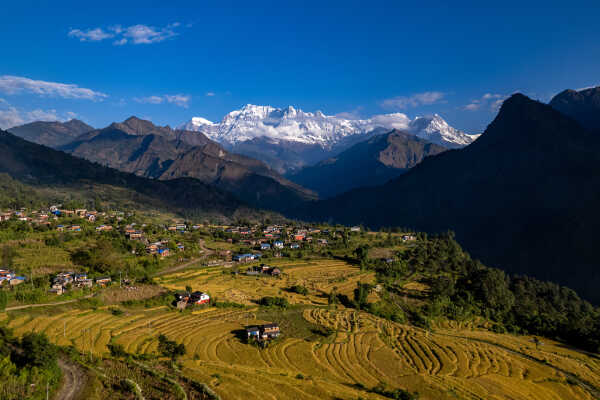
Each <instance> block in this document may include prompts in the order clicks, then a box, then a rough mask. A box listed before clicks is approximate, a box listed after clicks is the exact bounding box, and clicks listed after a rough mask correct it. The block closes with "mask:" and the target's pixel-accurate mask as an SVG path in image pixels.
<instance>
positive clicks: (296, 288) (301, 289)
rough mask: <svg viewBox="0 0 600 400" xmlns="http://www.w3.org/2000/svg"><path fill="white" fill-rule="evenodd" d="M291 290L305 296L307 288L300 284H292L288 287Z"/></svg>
mask: <svg viewBox="0 0 600 400" xmlns="http://www.w3.org/2000/svg"><path fill="white" fill-rule="evenodd" d="M290 291H291V292H294V293H298V294H301V295H303V296H306V295H307V294H308V289H307V288H306V287H304V286H302V285H294V286H292V287H291V288H290Z"/></svg>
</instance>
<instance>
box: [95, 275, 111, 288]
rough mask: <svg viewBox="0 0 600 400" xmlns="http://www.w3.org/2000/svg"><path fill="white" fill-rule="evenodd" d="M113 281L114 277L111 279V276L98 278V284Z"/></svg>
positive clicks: (104, 284) (106, 284) (103, 284)
mask: <svg viewBox="0 0 600 400" xmlns="http://www.w3.org/2000/svg"><path fill="white" fill-rule="evenodd" d="M111 282H112V279H110V276H106V277H102V278H96V285H98V286H108V285H109V284H110V283H111Z"/></svg>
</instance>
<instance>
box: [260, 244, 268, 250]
mask: <svg viewBox="0 0 600 400" xmlns="http://www.w3.org/2000/svg"><path fill="white" fill-rule="evenodd" d="M270 248H271V245H270V244H269V243H261V244H260V249H261V250H269V249H270Z"/></svg>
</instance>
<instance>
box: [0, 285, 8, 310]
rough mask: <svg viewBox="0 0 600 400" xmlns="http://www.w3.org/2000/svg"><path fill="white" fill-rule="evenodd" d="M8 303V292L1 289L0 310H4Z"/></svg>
mask: <svg viewBox="0 0 600 400" xmlns="http://www.w3.org/2000/svg"><path fill="white" fill-rule="evenodd" d="M6 304H8V294H7V293H6V292H5V291H4V290H2V289H0V311H4V309H5V308H6Z"/></svg>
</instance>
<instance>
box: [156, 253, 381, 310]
mask: <svg viewBox="0 0 600 400" xmlns="http://www.w3.org/2000/svg"><path fill="white" fill-rule="evenodd" d="M250 265H255V264H248V265H242V266H240V274H238V275H233V274H231V273H230V270H229V269H227V268H225V269H224V268H203V269H202V270H192V271H184V272H180V273H175V274H170V275H165V276H162V277H160V278H158V279H157V281H158V283H159V284H161V285H162V286H165V287H167V288H169V289H175V290H183V289H185V287H186V286H191V287H192V288H193V289H194V290H202V291H206V292H208V293H210V294H211V295H212V296H213V297H215V298H216V299H218V300H219V301H233V302H236V303H242V304H252V303H253V301H256V300H258V299H260V298H261V297H264V296H281V297H286V298H287V299H288V301H289V302H290V303H293V304H312V305H326V304H327V295H328V294H329V292H331V290H333V288H334V287H335V288H336V291H337V292H338V293H341V294H345V295H347V296H348V297H350V298H352V296H353V290H354V288H356V283H357V282H358V281H360V282H368V283H373V282H374V281H375V275H374V273H373V272H363V271H361V270H360V269H359V268H358V267H356V266H354V265H351V264H349V263H347V262H344V261H338V260H329V259H326V260H314V261H313V260H311V261H302V260H299V261H296V260H294V261H276V262H273V263H270V264H269V265H272V266H276V267H279V268H281V269H282V270H283V273H282V276H281V277H280V278H276V277H271V276H246V275H245V274H244V273H243V272H244V271H245V270H246V268H247V267H248V266H250ZM293 285H302V286H305V287H306V288H307V289H308V290H309V295H308V296H302V295H298V294H296V293H291V292H289V291H287V290H286V289H288V288H290V287H291V286H293Z"/></svg>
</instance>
